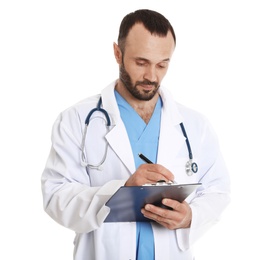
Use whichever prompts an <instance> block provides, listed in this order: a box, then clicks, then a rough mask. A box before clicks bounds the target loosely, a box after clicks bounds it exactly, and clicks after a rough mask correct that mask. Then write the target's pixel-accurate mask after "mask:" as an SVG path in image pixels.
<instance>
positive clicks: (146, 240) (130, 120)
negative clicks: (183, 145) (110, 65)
mask: <svg viewBox="0 0 278 260" xmlns="http://www.w3.org/2000/svg"><path fill="white" fill-rule="evenodd" d="M115 97H116V100H117V103H118V106H119V109H120V114H121V118H122V120H123V122H124V124H125V127H126V131H127V134H128V137H129V141H130V144H131V147H132V152H133V158H134V163H135V166H136V169H137V168H138V167H139V166H140V165H141V164H142V163H145V162H143V161H142V159H141V158H140V157H139V156H138V154H139V153H142V154H144V155H145V156H146V157H148V158H149V159H150V160H151V161H152V162H154V163H156V161H157V150H158V141H159V131H160V116H161V108H162V100H161V98H159V99H158V101H157V103H156V106H155V109H154V112H153V115H152V117H151V119H150V121H149V123H148V124H146V123H145V122H144V120H143V119H142V118H141V117H140V116H139V115H138V114H137V112H136V111H135V110H134V109H133V108H132V107H131V106H130V105H129V104H128V103H127V102H126V100H125V99H124V98H123V97H122V96H121V95H120V94H119V93H118V92H117V91H116V90H115ZM136 224H137V232H136V233H137V254H136V259H137V260H146V259H147V260H151V259H155V255H154V238H153V231H152V226H151V224H150V222H137V223H136Z"/></svg>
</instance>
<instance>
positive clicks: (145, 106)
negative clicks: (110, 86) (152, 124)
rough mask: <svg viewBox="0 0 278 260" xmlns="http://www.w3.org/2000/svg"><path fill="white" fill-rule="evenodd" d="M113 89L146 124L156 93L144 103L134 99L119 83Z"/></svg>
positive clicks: (152, 108) (154, 102)
mask: <svg viewBox="0 0 278 260" xmlns="http://www.w3.org/2000/svg"><path fill="white" fill-rule="evenodd" d="M115 89H116V90H117V91H118V92H119V94H120V95H121V96H122V97H123V98H124V99H125V100H126V102H127V103H129V105H130V106H131V107H132V108H133V109H134V110H135V111H136V112H137V113H138V115H139V116H140V117H141V118H142V119H143V120H144V122H145V123H146V124H148V122H149V121H150V119H151V117H152V114H153V111H154V108H155V105H156V102H157V100H158V97H159V94H158V93H156V94H155V96H154V97H153V98H152V99H151V100H148V101H145V100H139V99H136V98H134V97H133V96H132V95H131V94H130V93H129V91H127V90H126V88H125V87H124V86H123V85H122V84H121V83H120V82H118V83H117V84H116V86H115Z"/></svg>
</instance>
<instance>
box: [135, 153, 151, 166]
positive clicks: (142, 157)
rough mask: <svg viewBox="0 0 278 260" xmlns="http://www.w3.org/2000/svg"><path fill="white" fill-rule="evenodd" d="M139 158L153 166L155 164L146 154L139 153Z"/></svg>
mask: <svg viewBox="0 0 278 260" xmlns="http://www.w3.org/2000/svg"><path fill="white" fill-rule="evenodd" d="M138 156H139V157H140V158H141V159H142V160H143V161H144V162H146V163H150V164H153V162H152V161H151V160H150V159H148V158H147V157H146V156H145V155H144V154H142V153H139V154H138Z"/></svg>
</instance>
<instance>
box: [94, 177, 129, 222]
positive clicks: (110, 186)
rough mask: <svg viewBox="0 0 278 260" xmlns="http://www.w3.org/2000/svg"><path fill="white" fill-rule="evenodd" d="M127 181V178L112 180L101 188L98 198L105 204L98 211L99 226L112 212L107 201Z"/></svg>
mask: <svg viewBox="0 0 278 260" xmlns="http://www.w3.org/2000/svg"><path fill="white" fill-rule="evenodd" d="M125 182H126V180H114V181H110V182H108V183H106V184H105V185H104V186H103V187H102V188H101V191H99V193H98V199H99V200H101V202H102V203H103V206H102V207H101V209H100V210H99V211H98V213H97V222H98V225H99V226H100V225H101V224H102V223H103V222H104V221H105V219H106V217H107V216H108V214H109V213H110V208H109V207H107V206H106V205H105V204H106V202H107V201H108V200H109V199H110V198H111V196H113V194H114V193H115V192H116V191H117V190H118V189H119V188H120V187H122V186H124V185H125Z"/></svg>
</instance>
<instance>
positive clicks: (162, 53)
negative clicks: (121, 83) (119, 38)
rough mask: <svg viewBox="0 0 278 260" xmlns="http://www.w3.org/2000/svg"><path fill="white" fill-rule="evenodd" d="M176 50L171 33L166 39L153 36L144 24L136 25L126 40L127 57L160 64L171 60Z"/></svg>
mask: <svg viewBox="0 0 278 260" xmlns="http://www.w3.org/2000/svg"><path fill="white" fill-rule="evenodd" d="M174 49H175V42H174V38H173V36H172V34H171V32H170V31H169V32H168V34H167V35H166V37H165V36H163V37H161V36H158V35H155V34H151V33H150V32H149V31H148V30H147V29H146V28H145V27H144V26H143V24H135V25H134V26H133V27H132V28H131V30H130V32H129V34H128V36H127V38H126V45H125V55H129V56H132V57H134V58H135V57H141V58H145V59H148V60H151V61H154V62H159V61H162V60H165V59H170V58H171V56H172V53H173V51H174Z"/></svg>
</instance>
